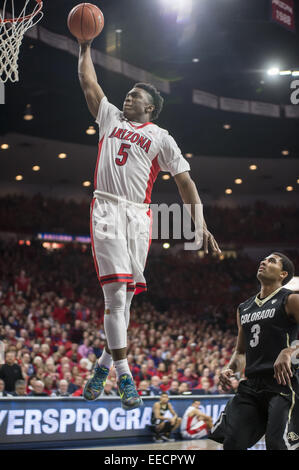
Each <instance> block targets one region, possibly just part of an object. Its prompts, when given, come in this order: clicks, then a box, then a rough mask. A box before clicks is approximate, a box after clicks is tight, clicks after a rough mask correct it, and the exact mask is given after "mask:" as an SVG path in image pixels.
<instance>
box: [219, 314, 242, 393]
mask: <svg viewBox="0 0 299 470" xmlns="http://www.w3.org/2000/svg"><path fill="white" fill-rule="evenodd" d="M237 323H238V337H237V345H236V349H235V351H234V353H233V355H232V357H231V360H230V361H229V363H228V365H227V367H226V368H225V369H224V370H223V371H222V372H221V374H220V378H219V380H220V385H221V387H222V388H223V390H225V391H227V390H229V389H230V388H231V382H230V378H231V377H232V376H233V375H234V374H236V373H237V372H239V373H242V372H243V370H244V368H245V362H246V361H245V339H244V332H243V328H242V325H241V322H240V315H239V309H238V310H237Z"/></svg>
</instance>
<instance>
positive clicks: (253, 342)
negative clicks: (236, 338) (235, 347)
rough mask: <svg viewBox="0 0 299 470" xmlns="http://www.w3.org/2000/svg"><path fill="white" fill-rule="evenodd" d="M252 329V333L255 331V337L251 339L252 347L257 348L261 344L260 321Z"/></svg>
mask: <svg viewBox="0 0 299 470" xmlns="http://www.w3.org/2000/svg"><path fill="white" fill-rule="evenodd" d="M250 331H251V333H253V339H252V340H251V341H250V346H251V347H252V348H255V347H256V346H257V345H258V344H259V340H260V338H259V334H260V332H261V327H260V325H259V324H258V323H256V324H255V325H253V327H252V328H251V330H250Z"/></svg>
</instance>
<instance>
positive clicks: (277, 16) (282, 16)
mask: <svg viewBox="0 0 299 470" xmlns="http://www.w3.org/2000/svg"><path fill="white" fill-rule="evenodd" d="M272 21H275V22H276V23H278V24H280V25H282V26H284V27H285V28H287V29H289V30H290V31H295V13H294V0H272Z"/></svg>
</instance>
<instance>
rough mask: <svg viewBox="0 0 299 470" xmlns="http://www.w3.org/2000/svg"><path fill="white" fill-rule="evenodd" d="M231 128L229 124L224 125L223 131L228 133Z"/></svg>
mask: <svg viewBox="0 0 299 470" xmlns="http://www.w3.org/2000/svg"><path fill="white" fill-rule="evenodd" d="M231 128H232V126H231V125H230V124H224V125H223V129H225V130H226V131H228V130H229V129H231Z"/></svg>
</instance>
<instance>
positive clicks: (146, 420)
mask: <svg viewBox="0 0 299 470" xmlns="http://www.w3.org/2000/svg"><path fill="white" fill-rule="evenodd" d="M151 418H152V409H151V408H150V407H148V406H147V407H146V408H144V411H143V415H142V418H141V423H140V429H144V428H145V426H146V425H147V424H151Z"/></svg>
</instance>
